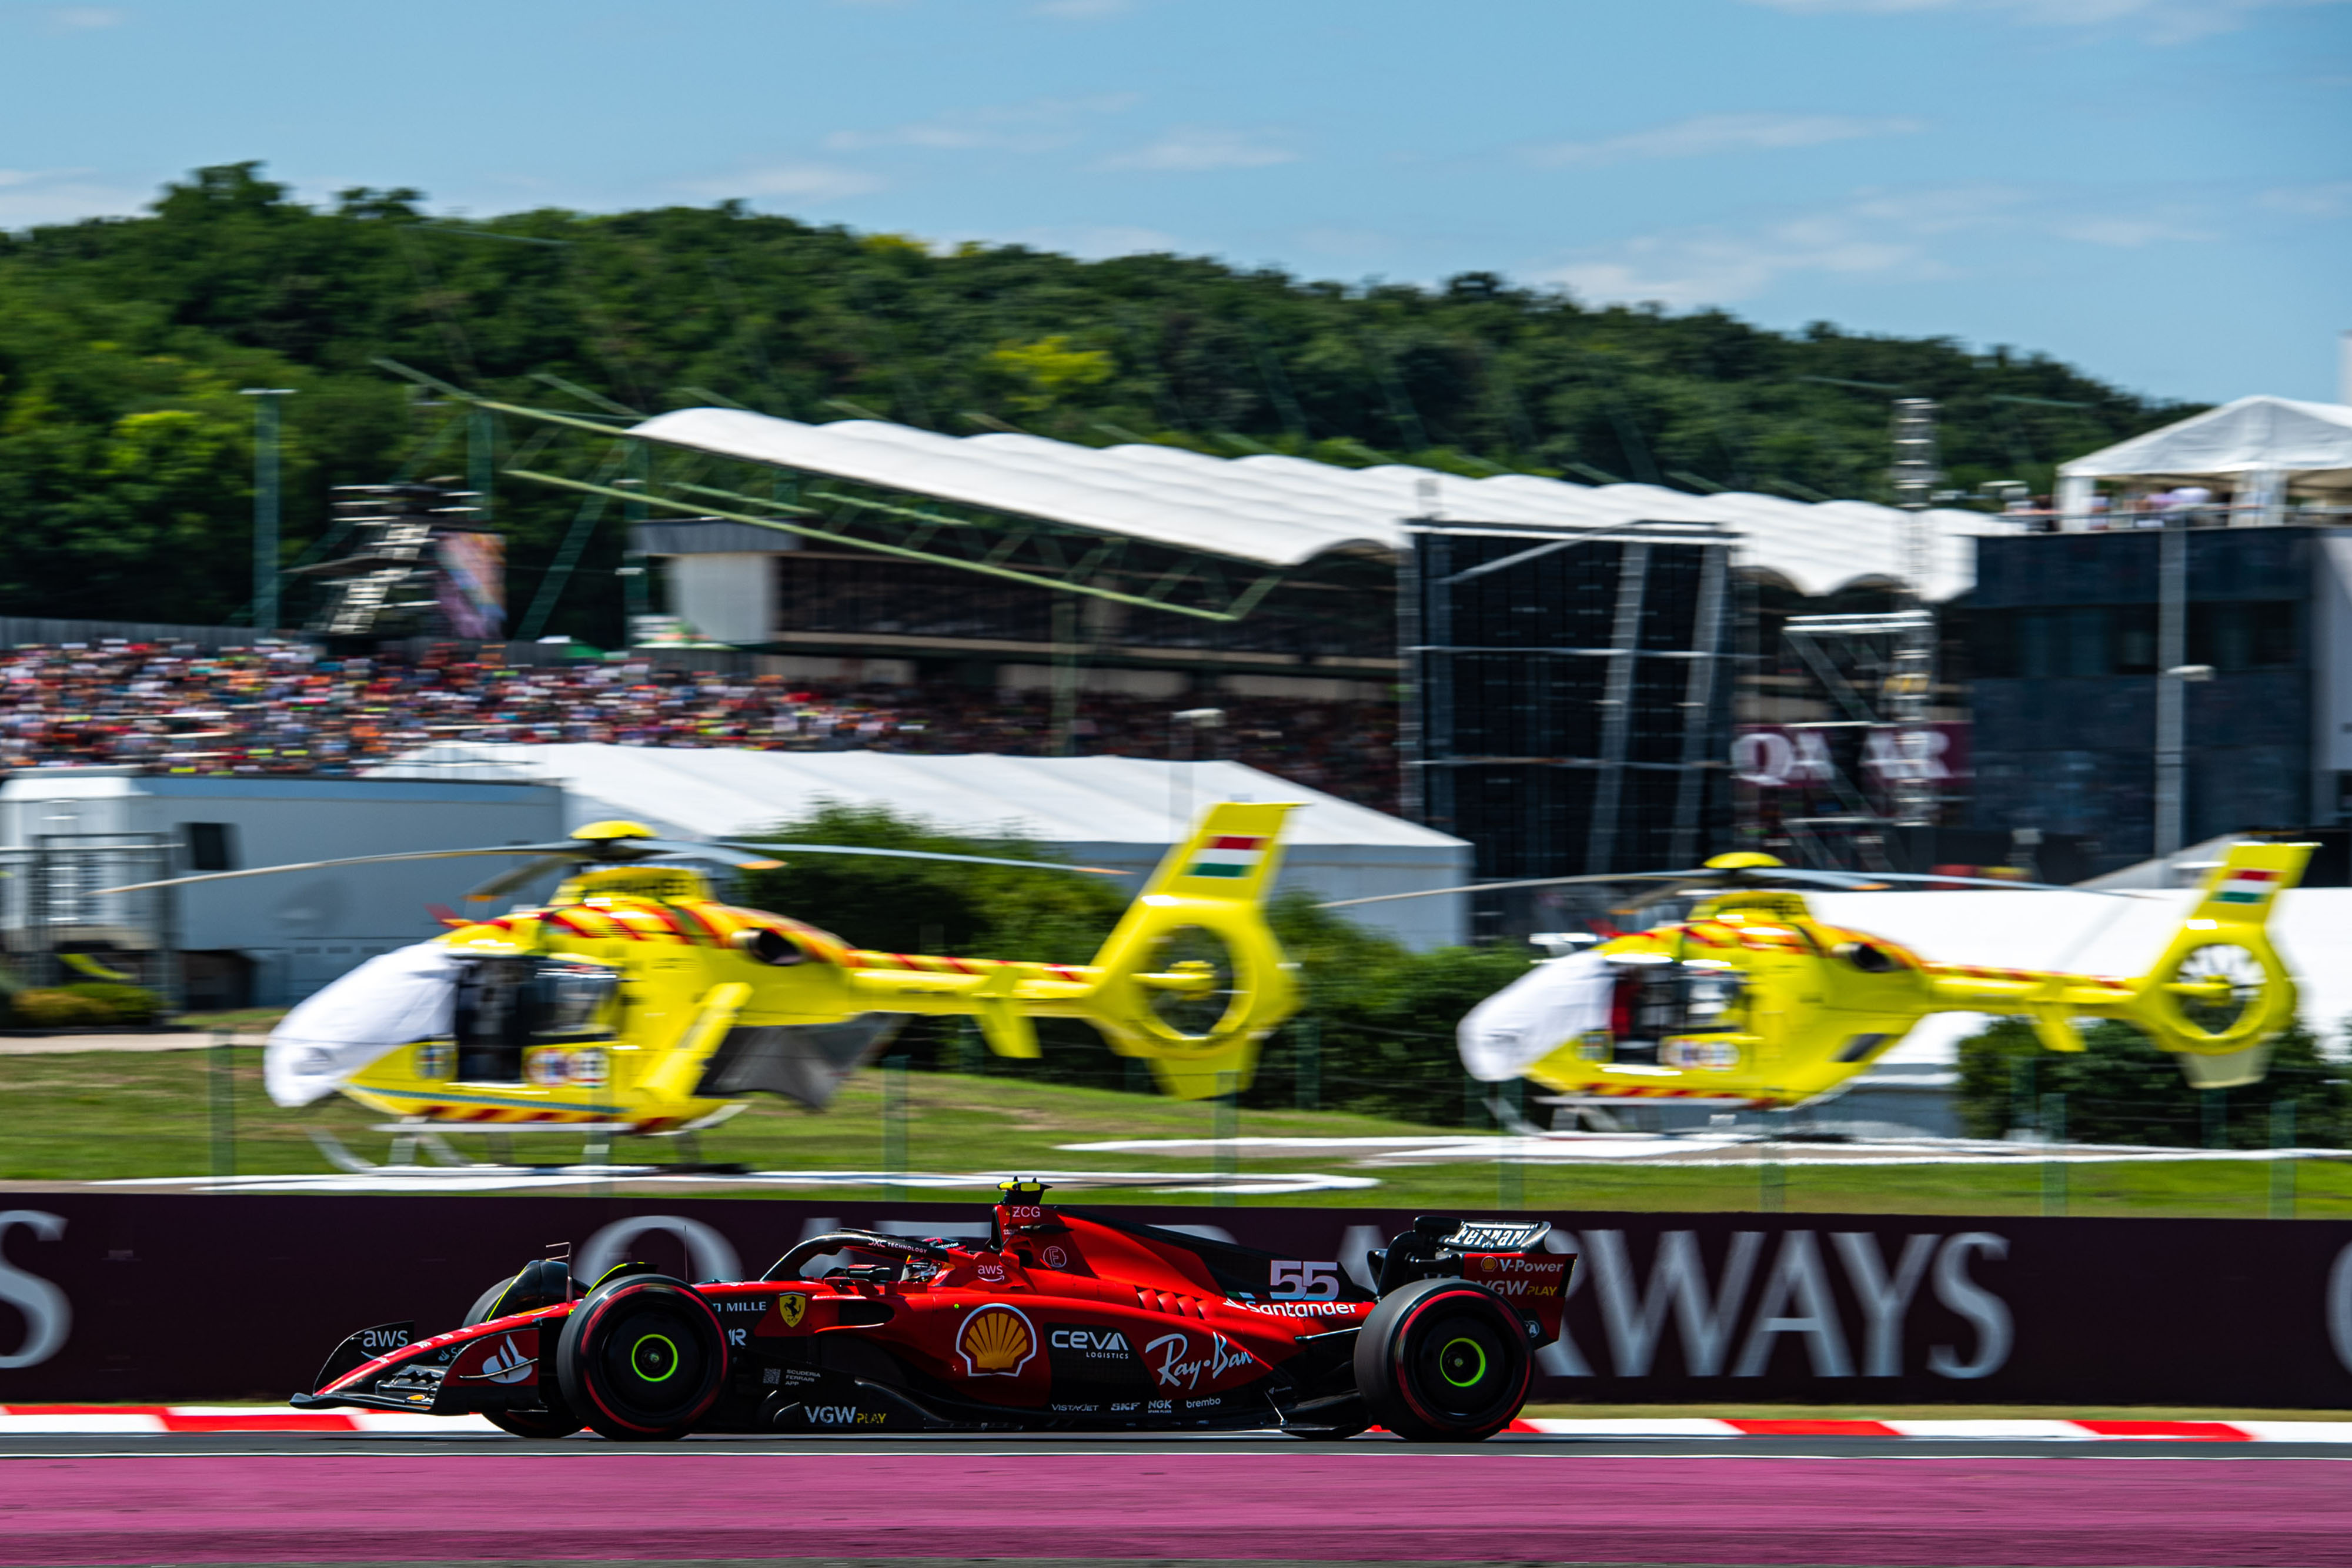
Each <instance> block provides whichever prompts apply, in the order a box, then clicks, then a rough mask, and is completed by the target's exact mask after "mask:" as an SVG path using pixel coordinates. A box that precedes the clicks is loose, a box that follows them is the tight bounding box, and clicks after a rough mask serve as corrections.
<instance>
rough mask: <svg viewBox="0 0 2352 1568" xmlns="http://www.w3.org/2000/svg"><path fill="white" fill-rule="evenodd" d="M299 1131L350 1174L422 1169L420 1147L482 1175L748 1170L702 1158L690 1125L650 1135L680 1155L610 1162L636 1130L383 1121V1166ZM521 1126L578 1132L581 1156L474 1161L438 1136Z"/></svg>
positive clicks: (323, 1134) (320, 1131) (329, 1138)
mask: <svg viewBox="0 0 2352 1568" xmlns="http://www.w3.org/2000/svg"><path fill="white" fill-rule="evenodd" d="M305 1130H306V1131H307V1132H308V1133H309V1134H310V1142H311V1144H312V1145H314V1146H316V1147H317V1149H318V1151H319V1153H320V1154H321V1155H325V1156H326V1160H327V1163H328V1164H329V1165H331V1166H334V1167H335V1168H336V1169H337V1170H339V1171H343V1172H347V1173H348V1174H350V1175H352V1176H381V1175H384V1174H387V1173H391V1174H397V1173H399V1172H402V1171H419V1172H422V1171H424V1170H425V1169H426V1168H427V1167H425V1166H421V1165H419V1164H418V1163H417V1158H416V1156H417V1154H418V1152H419V1151H420V1150H421V1151H423V1153H424V1154H425V1155H426V1156H427V1157H429V1158H430V1159H431V1160H432V1161H433V1163H434V1164H435V1165H436V1166H444V1167H446V1168H449V1169H455V1170H470V1171H480V1172H483V1173H486V1174H487V1173H491V1172H504V1171H579V1170H592V1169H593V1170H605V1171H611V1172H613V1173H614V1174H616V1175H618V1174H622V1173H628V1174H632V1175H634V1174H639V1173H642V1174H644V1175H647V1176H742V1175H745V1174H747V1173H748V1172H749V1171H750V1169H751V1167H750V1166H746V1165H743V1164H741V1163H740V1162H738V1161H732V1160H716V1161H714V1160H705V1159H703V1158H702V1157H701V1143H700V1140H699V1139H698V1138H697V1137H696V1136H695V1134H694V1132H693V1130H692V1129H681V1130H679V1131H678V1132H676V1133H670V1134H653V1135H656V1136H667V1137H671V1138H674V1139H676V1140H677V1149H678V1152H679V1154H680V1155H682V1156H683V1157H682V1158H680V1159H677V1160H668V1161H664V1162H662V1163H661V1164H658V1165H652V1164H643V1165H634V1164H633V1165H614V1163H613V1140H614V1137H615V1136H616V1135H628V1136H639V1135H644V1134H637V1132H636V1129H635V1128H634V1127H630V1126H628V1125H626V1124H599V1123H591V1124H586V1125H582V1124H577V1123H574V1124H572V1125H570V1126H562V1127H534V1128H518V1127H464V1126H458V1127H452V1126H448V1125H446V1124H444V1125H429V1124H417V1123H414V1122H392V1123H386V1124H383V1125H382V1126H378V1127H375V1128H373V1129H371V1131H373V1132H378V1133H390V1134H392V1153H391V1156H390V1157H389V1158H388V1159H387V1160H386V1161H385V1162H384V1163H383V1165H377V1164H375V1163H374V1162H373V1161H371V1160H367V1159H363V1158H362V1157H361V1156H360V1155H355V1154H353V1153H352V1151H351V1149H350V1148H349V1147H348V1146H347V1145H345V1144H344V1143H343V1141H342V1140H341V1138H339V1137H337V1136H336V1135H335V1134H332V1133H331V1132H329V1131H327V1130H326V1129H325V1128H323V1127H311V1128H307V1129H305ZM524 1131H529V1132H540V1133H557V1132H562V1133H581V1134H586V1136H587V1140H588V1142H587V1146H586V1147H585V1148H584V1149H583V1151H582V1155H581V1158H580V1159H578V1160H576V1161H537V1160H475V1159H468V1158H467V1157H466V1156H465V1155H462V1154H459V1153H458V1152H457V1150H456V1149H455V1148H453V1147H451V1146H450V1145H449V1143H448V1141H447V1140H446V1138H445V1137H444V1136H443V1134H446V1133H457V1132H500V1133H513V1132H524Z"/></svg>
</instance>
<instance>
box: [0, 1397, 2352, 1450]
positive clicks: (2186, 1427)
mask: <svg viewBox="0 0 2352 1568" xmlns="http://www.w3.org/2000/svg"><path fill="white" fill-rule="evenodd" d="M495 1430H497V1428H495V1427H492V1426H491V1425H490V1424H489V1423H488V1421H486V1420H484V1419H483V1418H482V1417H480V1416H419V1415H411V1414H407V1413H404V1412H400V1411H389V1410H286V1409H273V1408H270V1407H268V1406H253V1405H5V1406H0V1437H7V1436H12V1435H13V1436H37V1435H43V1434H47V1435H53V1436H60V1437H62V1436H68V1435H72V1434H84V1435H89V1434H100V1433H103V1434H111V1435H115V1436H121V1437H136V1436H140V1435H142V1434H143V1435H148V1436H162V1435H164V1434H167V1433H173V1432H397V1433H404V1434H412V1435H413V1434H417V1433H431V1432H491V1431H495ZM1511 1430H1512V1431H1514V1432H1516V1433H1519V1434H1521V1435H1522V1436H1526V1435H1532V1434H1544V1435H1549V1436H1552V1437H1882V1438H1883V1437H1971V1438H1989V1437H1998V1438H2025V1437H2031V1438H2042V1439H2050V1440H2056V1441H2072V1442H2086V1441H2101V1440H2105V1441H2129V1440H2143V1441H2153V1440H2161V1441H2166V1442H2176V1443H2177V1442H2208V1443H2352V1421H2263V1420H2243V1421H2108V1420H2093V1419H2089V1418H2084V1419H2079V1420H2051V1419H2033V1418H2017V1417H2011V1418H2009V1419H2005V1420H1934V1419H1927V1420H1899V1419H1885V1420H1845V1419H1828V1418H1821V1417H1814V1418H1803V1419H1796V1420H1790V1419H1785V1418H1780V1419H1760V1418H1758V1419H1751V1418H1748V1417H1744V1416H1729V1417H1717V1416H1615V1417H1592V1416H1537V1417H1535V1418H1533V1419H1529V1420H1520V1421H1514V1422H1512V1423H1511Z"/></svg>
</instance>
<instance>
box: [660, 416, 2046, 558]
mask: <svg viewBox="0 0 2352 1568" xmlns="http://www.w3.org/2000/svg"><path fill="white" fill-rule="evenodd" d="M629 434H633V435H638V436H642V437H645V438H646V439H648V440H652V441H658V442H662V443H664V444H668V445H674V446H683V447H690V448H693V449H695V450H698V451H704V452H711V453H716V454H719V455H725V456H730V457H738V458H743V459H746V460H749V461H751V462H755V463H765V464H772V465H777V466H780V467H786V468H793V469H798V470H801V471H803V472H805V473H813V474H826V475H832V476H837V477H839V478H842V479H847V480H854V481H856V482H858V483H861V484H867V485H877V486H887V487H888V488H891V489H895V490H902V491H908V492H910V493H913V494H917V495H923V496H932V497H938V498H940V499H941V500H945V501H953V502H957V503H960V504H962V505H966V506H971V507H983V508H986V509H988V510H991V511H998V512H1009V513H1017V514H1020V515H1022V516H1025V517H1038V518H1043V519H1045V520H1047V521H1050V522H1057V523H1066V524H1069V525H1072V526H1074V527H1076V528H1087V529H1091V530H1093V531H1096V532H1099V533H1109V534H1124V535H1128V536H1130V537H1133V538H1144V539H1150V540H1152V541H1154V542H1156V543H1160V544H1164V545H1171V546H1174V547H1177V548H1179V549H1193V550H1201V551H1204V552H1207V553H1210V554H1215V555H1223V556H1228V557H1232V558H1234V559H1242V560H1250V561H1257V562H1261V563H1264V564H1265V565H1269V566H1296V565H1298V564H1300V563H1302V562H1305V561H1307V560H1309V559H1313V558H1314V557H1316V556H1318V555H1323V554H1326V553H1328V552H1329V551H1332V550H1338V549H1350V548H1354V549H1378V550H1381V551H1386V552H1394V551H1397V550H1400V549H1402V548H1403V546H1404V543H1405V534H1406V529H1407V528H1408V527H1409V525H1410V523H1411V522H1412V519H1415V518H1421V517H1442V518H1444V519H1446V520H1448V521H1451V522H1460V523H1496V524H1503V525H1508V526H1515V527H1528V528H1612V527H1616V526H1620V525H1623V524H1629V523H1635V522H1687V523H1712V524H1715V525H1717V526H1718V527H1721V528H1727V529H1729V530H1731V531H1733V532H1735V533H1738V534H1739V535H1741V536H1742V549H1743V553H1744V557H1745V560H1746V563H1747V564H1748V565H1750V566H1754V567H1760V568H1763V569H1764V570H1769V571H1770V572H1773V573H1775V574H1777V575H1778V576H1780V577H1782V578H1784V579H1786V580H1788V581H1789V582H1790V585H1791V586H1793V587H1795V588H1797V589H1799V590H1801V591H1803V592H1806V593H1825V592H1828V591H1832V590H1833V589H1836V588H1840V587H1843V586H1844V585H1845V584H1847V583H1850V582H1853V581H1856V580H1862V579H1866V578H1886V579H1895V578H1899V577H1901V576H1902V575H1903V538H1902V523H1903V517H1904V515H1903V514H1902V513H1901V512H1898V511H1896V510H1895V509H1894V508H1893V507H1880V506H1874V505H1872V504H1870V503H1868V502H1864V501H1829V502H1823V503H1822V504H1819V505H1811V506H1809V505H1806V504H1803V503H1801V502H1797V501H1787V500H1782V499H1780V498H1779V497H1773V496H1756V495H1744V494H1739V493H1736V492H1726V493H1724V494H1721V495H1716V496H1692V495H1686V494H1685V493H1684V492H1682V491H1679V490H1669V489H1666V488H1664V487H1663V486H1655V485H1601V486H1590V485H1571V484H1569V483H1567V482H1566V481H1564V480H1559V479H1545V478H1539V477H1537V476H1533V475H1526V474H1506V475H1500V476H1496V477H1493V478H1486V479H1466V478H1464V477H1462V476H1459V475H1454V474H1444V473H1440V472H1438V471H1436V470H1434V469H1430V468H1417V467H1412V466H1409V465H1403V464H1389V465H1381V466H1380V467H1374V468H1340V467H1337V466H1334V465H1330V464H1328V463H1314V462H1309V461H1307V459H1305V458H1300V457H1284V456H1277V455H1259V456H1252V457H1239V458H1227V457H1207V456H1203V455H1201V454H1199V453H1197V452H1188V451H1185V450H1183V449H1182V448H1181V447H1174V446H1155V445H1149V444H1136V445H1127V446H1111V447H1092V446H1079V445H1076V444H1072V443H1069V442H1064V441H1051V440H1047V439H1045V437H1043V436H1036V435H971V436H952V435H940V434H935V433H934V432H931V431H928V430H917V429H913V428H911V427H909V426H907V425H902V424H889V423H882V422H880V421H876V420H842V421H838V422H836V423H831V424H803V423H800V422H799V421H797V420H790V419H777V418H773V417H772V416H771V415H768V414H763V413H750V412H747V411H744V410H740V409H724V408H690V409H680V410H678V411H677V412H676V413H665V414H661V415H658V416H656V418H653V419H649V420H647V421H646V422H645V423H642V424H639V425H636V426H634V427H633V428H632V429H631V431H630V433H629ZM1927 520H1928V526H1929V528H1931V529H1932V530H1933V538H1932V549H1931V556H1932V559H1931V564H1930V570H1929V573H1928V582H1927V594H1928V597H1929V598H1931V599H1946V598H1948V597H1950V596H1951V595H1953V594H1955V593H1958V592H1959V591H1962V590H1964V589H1966V588H1967V587H1968V586H1969V583H1970V582H1971V581H1973V580H1974V577H1975V570H1974V563H1975V558H1974V554H1973V549H1972V547H1971V545H1970V543H1969V540H1970V538H1971V537H1972V536H1974V535H1978V534H1986V533H1996V532H2003V531H2006V528H2007V525H2004V524H2002V523H2001V522H2000V520H1999V519H1998V518H1995V517H1989V516H1987V515H1986V514H1984V513H1981V512H1964V511H1931V512H1929V513H1927Z"/></svg>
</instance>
